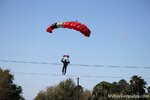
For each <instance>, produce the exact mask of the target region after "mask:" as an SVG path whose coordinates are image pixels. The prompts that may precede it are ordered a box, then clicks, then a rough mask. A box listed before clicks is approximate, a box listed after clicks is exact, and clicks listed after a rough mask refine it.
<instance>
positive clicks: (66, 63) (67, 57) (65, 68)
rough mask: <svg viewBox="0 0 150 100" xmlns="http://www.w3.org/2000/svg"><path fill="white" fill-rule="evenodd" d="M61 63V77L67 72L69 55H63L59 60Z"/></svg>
mask: <svg viewBox="0 0 150 100" xmlns="http://www.w3.org/2000/svg"><path fill="white" fill-rule="evenodd" d="M61 62H62V63H63V68H62V75H65V74H66V71H67V66H68V64H70V61H69V55H64V56H63V58H62V59H61Z"/></svg>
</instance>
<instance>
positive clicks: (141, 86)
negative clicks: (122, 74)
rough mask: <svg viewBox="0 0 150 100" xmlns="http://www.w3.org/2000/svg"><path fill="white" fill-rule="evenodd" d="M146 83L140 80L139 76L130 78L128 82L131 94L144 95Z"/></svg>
mask: <svg viewBox="0 0 150 100" xmlns="http://www.w3.org/2000/svg"><path fill="white" fill-rule="evenodd" d="M146 84H147V83H146V81H145V80H144V79H142V78H141V76H136V75H134V76H132V77H131V80H130V86H131V89H132V94H136V95H144V94H145V89H146V86H145V85H146Z"/></svg>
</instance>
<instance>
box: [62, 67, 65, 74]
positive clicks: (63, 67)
mask: <svg viewBox="0 0 150 100" xmlns="http://www.w3.org/2000/svg"><path fill="white" fill-rule="evenodd" d="M64 69H65V67H64V66H63V68H62V74H63V75H64Z"/></svg>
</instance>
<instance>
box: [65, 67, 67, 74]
mask: <svg viewBox="0 0 150 100" xmlns="http://www.w3.org/2000/svg"><path fill="white" fill-rule="evenodd" d="M66 71H67V66H65V74H66Z"/></svg>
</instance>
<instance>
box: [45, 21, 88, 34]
mask: <svg viewBox="0 0 150 100" xmlns="http://www.w3.org/2000/svg"><path fill="white" fill-rule="evenodd" d="M57 28H69V29H74V30H76V31H79V32H81V33H82V34H83V35H84V36H86V37H89V36H90V34H91V31H90V29H89V28H88V27H87V26H85V25H84V24H82V23H79V22H77V21H68V22H57V23H54V24H52V25H50V26H49V27H48V28H47V29H46V31H47V32H49V33H52V31H53V30H54V29H57Z"/></svg>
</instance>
